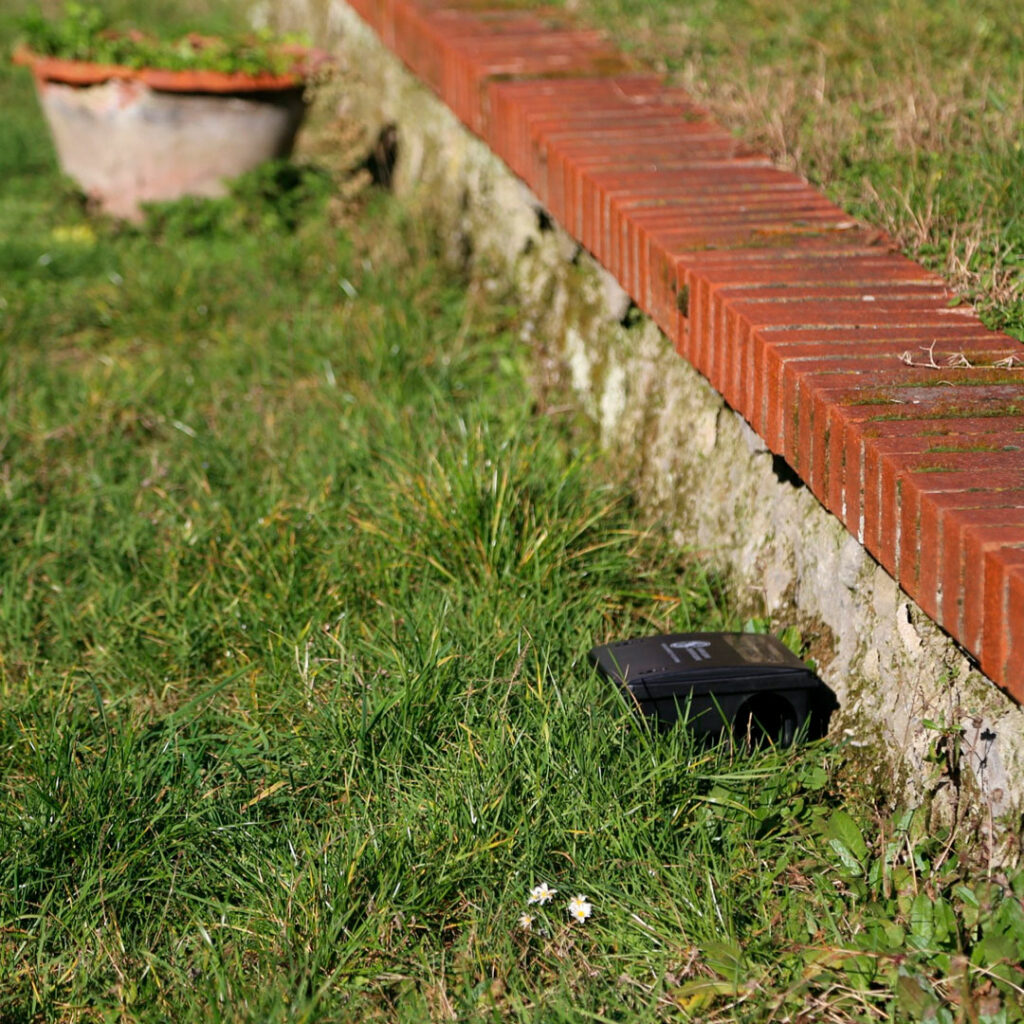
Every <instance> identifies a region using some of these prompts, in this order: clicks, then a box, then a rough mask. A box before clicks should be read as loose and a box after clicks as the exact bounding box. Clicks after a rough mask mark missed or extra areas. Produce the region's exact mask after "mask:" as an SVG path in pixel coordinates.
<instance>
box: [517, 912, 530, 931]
mask: <svg viewBox="0 0 1024 1024" xmlns="http://www.w3.org/2000/svg"><path fill="white" fill-rule="evenodd" d="M519 927H520V928H522V929H523V931H524V932H528V931H532V930H533V914H520V915H519Z"/></svg>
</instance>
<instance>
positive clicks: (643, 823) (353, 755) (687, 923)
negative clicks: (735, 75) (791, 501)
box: [0, 7, 1024, 1024]
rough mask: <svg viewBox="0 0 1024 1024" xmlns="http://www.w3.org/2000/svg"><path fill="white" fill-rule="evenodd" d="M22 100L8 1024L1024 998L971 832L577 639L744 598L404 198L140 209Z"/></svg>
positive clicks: (10, 456) (1005, 1011) (11, 255)
mask: <svg viewBox="0 0 1024 1024" xmlns="http://www.w3.org/2000/svg"><path fill="white" fill-rule="evenodd" d="M149 13H150V17H151V18H152V17H157V18H160V17H163V18H167V17H170V15H169V14H167V12H166V11H161V10H158V9H155V8H153V7H150V8H149ZM172 13H174V12H173V10H172ZM180 13H181V12H180V11H179V12H178V15H180ZM178 15H175V16H178ZM203 17H204V18H209V17H212V18H214V20H216V19H221V21H222V23H223V19H224V18H225V17H226V16H225V15H224V14H223V12H218V11H214V12H213V14H212V15H211V14H203ZM203 24H204V25H209V24H210V21H209V20H207V21H205V22H203ZM12 26H13V22H12V18H11V17H10V15H9V14H4V15H0V35H2V37H3V39H4V40H9V39H10V37H11V33H12ZM0 103H2V106H3V109H4V111H5V116H4V118H3V119H2V120H0V183H2V184H0V493H2V498H3V510H4V512H3V516H2V517H0V1021H3V1022H5V1024H6V1022H10V1024H29V1022H32V1024H36V1022H44V1021H45V1022H50V1021H52V1022H113V1021H117V1022H136V1021H139V1022H141V1021H147V1022H148V1021H153V1022H156V1021H166V1020H174V1021H194V1022H199V1021H204V1022H205V1021H253V1022H276V1021H281V1022H284V1021H359V1020H389V1021H390V1020H403V1021H410V1022H413V1021H422V1020H426V1019H438V1020H448V1019H473V1020H477V1019H478V1020H522V1021H537V1022H541V1021H544V1022H552V1021H566V1022H568V1021H573V1022H575V1021H580V1020H595V1021H608V1020H626V1021H661V1020H687V1019H697V1018H701V1019H704V1020H709V1021H711V1020H718V1021H736V1020H740V1021H747V1020H749V1021H755V1020H758V1021H760V1020H797V1019H800V1020H808V1021H810V1020H815V1021H816V1020H827V1021H846V1020H864V1021H872V1020H887V1019H893V1018H900V1019H918V1018H922V1017H925V1016H928V1015H929V1014H931V1015H932V1016H933V1017H934V1019H937V1020H940V1021H950V1022H952V1021H956V1020H964V1021H970V1022H976V1021H977V1022H980V1021H1017V1020H1021V1019H1024V1011H1022V1010H1021V997H1022V994H1024V974H1022V972H1021V970H1020V968H1019V966H1018V965H1019V963H1020V962H1021V961H1022V959H1024V874H1022V873H1021V872H1020V871H1019V870H1017V869H1015V868H1014V869H1006V870H1004V869H999V868H995V867H992V866H991V865H989V864H988V862H987V861H986V859H985V856H986V850H985V846H984V843H983V842H981V841H980V839H979V837H975V836H972V834H971V833H970V831H969V830H968V829H966V828H959V829H954V830H953V831H952V832H946V831H942V830H939V829H937V828H935V827H933V826H932V824H931V823H930V821H929V818H928V814H927V809H922V810H920V811H917V812H910V811H907V810H903V809H897V810H895V811H894V812H890V811H884V812H883V811H878V810H876V809H875V808H873V806H872V803H871V796H872V795H871V794H870V793H865V792H864V791H863V790H862V788H861V787H859V786H858V784H857V782H856V768H855V763H854V764H853V765H850V764H848V760H847V754H848V753H849V752H848V751H845V750H844V749H842V748H841V747H837V746H835V745H830V744H824V743H823V744H817V745H813V746H809V747H804V748H801V749H798V750H794V751H788V752H787V751H773V750H768V751H764V752H761V753H758V754H751V753H747V752H744V751H742V750H735V751H734V750H731V749H729V747H728V746H721V747H718V748H714V749H697V748H695V747H694V746H693V744H692V743H691V742H690V740H689V738H688V735H687V734H686V733H685V732H683V731H681V730H677V731H674V732H670V733H667V734H653V733H651V732H649V731H648V730H647V729H646V728H645V727H644V726H643V725H642V724H641V723H640V722H639V721H638V720H637V719H636V718H635V717H634V715H633V713H632V712H631V710H630V709H629V708H627V707H626V705H625V703H624V702H623V701H621V699H620V698H619V696H618V695H617V694H616V693H614V692H612V691H611V690H610V689H609V687H608V686H606V685H604V684H602V683H601V682H600V680H598V679H597V678H596V677H595V675H594V674H593V673H592V672H591V671H590V669H589V668H588V667H587V665H586V663H585V657H584V656H585V653H586V651H587V649H588V648H589V647H590V645H591V644H592V643H594V642H595V641H599V640H604V639H607V638H611V637H619V636H626V635H630V634H634V633H641V632H648V631H655V630H662V629H666V630H667V629H699V628H711V629H715V628H737V627H740V626H741V625H742V623H740V622H738V621H736V619H735V615H734V613H733V612H731V610H730V609H729V607H728V606H727V605H725V604H724V603H723V601H722V600H721V599H720V597H719V592H718V588H717V587H716V585H715V582H714V574H713V573H712V572H711V571H710V570H708V569H706V568H702V567H701V566H699V565H696V564H693V563H690V562H687V561H686V560H684V559H682V558H681V557H680V555H679V554H678V552H675V551H673V550H671V549H669V548H668V547H666V546H665V545H664V544H663V543H662V542H661V540H660V538H659V537H657V536H656V535H654V536H645V535H644V534H642V533H640V532H638V530H637V519H636V516H635V514H634V512H633V510H632V508H631V505H630V498H629V494H628V492H627V491H626V490H625V489H624V488H623V487H621V486H618V485H616V484H614V483H610V482H608V481H607V479H605V478H604V477H602V472H601V466H600V462H599V460H598V456H597V452H596V450H595V448H594V447H593V444H592V442H591V440H590V439H589V438H588V437H587V436H586V435H584V434H583V433H582V432H579V431H577V432H572V431H570V430H569V429H568V428H567V427H565V426H564V425H562V424H559V423H557V422H555V421H554V420H552V419H550V418H548V417H544V416H541V415H538V414H537V412H536V410H535V409H534V408H533V404H532V401H531V397H530V395H529V392H528V384H527V379H526V374H525V367H526V365H527V362H528V358H529V354H528V353H527V352H526V351H525V350H524V348H523V346H522V344H521V343H520V342H519V341H518V340H517V339H518V331H517V324H516V319H515V311H514V310H513V309H509V308H505V307H503V306H502V305H501V303H500V302H496V301H494V300H493V299H487V298H485V297H484V296H482V295H481V294H479V293H476V292H473V291H471V290H470V291H468V290H467V288H466V286H465V282H463V281H462V280H460V279H458V278H457V277H456V276H454V275H453V274H452V272H451V271H449V270H446V269H445V268H444V267H443V265H442V264H441V262H440V261H439V259H438V258H437V256H436V246H435V245H434V242H433V240H432V239H431V237H430V234H429V232H428V231H427V230H425V229H424V228H423V227H422V226H420V225H417V224H414V223H410V222H409V220H408V219H407V218H406V217H405V216H404V215H403V212H402V210H401V209H400V208H398V207H397V206H395V204H394V203H393V202H391V201H389V200H388V199H387V197H382V196H371V197H369V198H365V197H364V198H363V199H361V200H360V201H359V203H358V204H357V206H356V207H352V206H348V207H346V208H344V209H340V208H339V204H338V202H337V200H336V199H333V198H332V194H333V191H334V187H335V184H336V182H335V180H334V176H333V175H332V174H331V173H329V172H327V171H324V170H318V169H315V168H310V167H305V168H301V167H294V166H291V167H284V168H276V169H272V170H271V171H270V172H267V173H262V174H257V175H254V176H251V177H250V178H249V179H247V180H246V181H245V182H243V183H242V184H241V185H240V186H239V187H238V189H237V190H236V194H235V195H234V196H233V197H231V198H229V199H225V200H223V201H211V202H206V203H181V204H176V205H174V206H170V207H165V208H162V209H160V210H158V211H156V212H154V213H153V214H152V216H151V217H150V218H149V220H148V221H147V223H146V224H145V225H143V226H141V227H137V228H133V227H120V226H117V225H115V224H113V223H110V222H107V221H104V220H101V219H97V218H92V217H90V216H89V215H88V214H87V213H86V212H85V211H84V210H83V208H82V205H81V203H80V202H79V200H78V198H77V197H76V196H75V195H74V193H73V192H72V191H71V190H70V189H69V188H68V187H67V186H66V185H65V184H63V183H61V181H60V179H59V178H58V176H57V174H56V171H55V167H54V163H53V156H52V153H51V150H50V147H49V143H48V141H47V138H46V136H45V132H44V129H43V126H42V123H41V121H40V117H39V114H38V112H37V110H36V108H35V105H34V100H33V98H32V91H31V82H30V78H29V75H28V74H27V73H25V72H24V71H21V70H18V71H13V70H11V69H10V68H9V67H8V66H6V65H3V66H0ZM955 740H956V737H955V736H953V735H949V734H946V733H943V732H942V731H941V729H937V730H936V746H935V783H936V787H941V786H943V785H946V784H948V782H949V778H948V776H946V775H944V766H945V765H948V764H950V763H951V764H952V766H953V768H954V770H955V769H956V767H957V765H956V757H955ZM541 884H546V885H548V886H551V887H553V888H554V889H556V890H557V894H556V895H554V897H553V898H552V899H551V901H550V902H544V903H539V904H538V903H534V904H531V903H529V896H530V893H531V890H533V889H534V887H537V886H540V885H541ZM577 895H579V896H585V897H586V901H587V902H588V903H589V904H590V905H591V909H592V913H591V915H590V916H589V917H588V918H586V919H585V920H582V921H576V920H573V919H572V918H571V917H570V915H569V913H568V912H567V906H568V901H569V900H570V899H571V898H572V897H574V896H577ZM524 914H526V915H531V916H529V917H523V915H524ZM527 926H528V927H527Z"/></svg>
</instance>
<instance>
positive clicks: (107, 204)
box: [13, 3, 326, 220]
mask: <svg viewBox="0 0 1024 1024" xmlns="http://www.w3.org/2000/svg"><path fill="white" fill-rule="evenodd" d="M23 28H24V38H23V41H22V42H21V43H19V45H18V46H17V48H16V49H15V51H14V54H13V59H14V61H15V62H16V63H18V64H24V65H27V66H28V67H29V68H30V69H31V70H32V74H33V76H34V78H35V83H36V89H37V92H38V95H39V100H40V104H41V105H42V108H43V112H44V114H45V115H46V119H47V122H48V124H49V127H50V131H51V133H52V135H53V140H54V144H55V146H56V149H57V157H58V160H59V162H60V166H61V170H62V171H63V172H64V173H65V174H67V175H68V176H69V177H71V178H72V179H73V180H74V181H75V182H77V184H78V185H79V186H80V187H81V188H82V189H83V191H84V192H85V193H86V195H87V196H89V198H90V199H92V200H93V201H95V202H96V203H97V204H98V205H99V207H100V208H101V209H103V210H104V211H106V212H107V213H110V214H112V215H114V216H118V217H124V218H128V219H133V220H134V219H138V218H140V217H141V206H140V204H142V203H145V202H149V201H159V200H171V199H178V198H180V197H182V196H218V195H223V194H225V192H226V188H227V186H226V182H227V181H229V180H230V179H232V178H234V177H237V176H238V175H239V174H242V173H243V172H245V171H247V170H251V169H252V168H253V167H256V166H258V165H259V164H261V163H262V162H264V161H266V160H271V159H276V158H280V157H284V156H287V155H288V154H289V152H290V151H291V147H292V144H293V142H294V140H295V135H296V132H297V131H298V129H299V125H300V124H301V121H302V117H303V115H304V113H305V107H306V101H305V95H306V86H307V84H308V83H309V81H310V79H311V78H312V77H313V76H314V75H316V74H318V73H320V72H321V71H322V70H323V68H324V66H325V64H326V58H325V56H324V55H323V54H322V53H318V52H316V51H311V50H308V49H306V48H304V47H301V46H297V45H295V44H290V43H284V42H279V41H275V40H272V39H270V38H268V37H265V36H257V35H250V36H245V37H243V38H240V39H237V40H228V39H222V38H211V37H208V36H199V35H194V34H193V35H188V36H186V37H184V38H183V39H177V40H173V41H164V40H160V39H156V38H154V37H152V36H149V35H146V34H144V33H141V32H138V31H128V32H119V31H115V30H114V29H113V28H112V27H111V26H110V25H109V24H108V23H107V22H106V19H105V17H104V15H103V14H102V13H101V12H100V11H99V10H98V9H97V8H94V7H87V6H84V5H81V4H77V3H69V4H68V5H67V7H66V8H65V12H64V16H63V17H62V18H61V19H59V20H48V19H46V18H43V17H42V16H40V15H34V16H30V17H28V18H26V19H25V20H24V22H23Z"/></svg>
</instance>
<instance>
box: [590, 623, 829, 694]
mask: <svg viewBox="0 0 1024 1024" xmlns="http://www.w3.org/2000/svg"><path fill="white" fill-rule="evenodd" d="M590 657H591V660H592V661H594V662H595V663H596V664H597V665H598V667H599V668H600V669H601V670H602V671H603V672H604V673H605V674H606V675H608V676H609V677H610V678H612V679H614V680H615V681H616V682H618V683H621V684H622V685H624V686H635V685H636V684H638V683H643V684H645V686H648V687H650V686H657V685H658V684H659V683H665V684H669V683H684V684H686V685H699V684H708V683H729V682H732V681H738V680H741V679H742V680H750V679H752V678H758V679H762V678H765V679H766V678H771V677H779V676H790V677H792V676H793V674H794V672H803V673H808V674H810V669H808V667H807V666H806V665H805V664H804V663H803V662H802V661H801V660H800V659H799V658H798V657H797V656H796V655H795V654H793V653H792V652H791V651H790V650H789V649H788V648H787V647H786V646H785V645H784V644H783V643H782V642H781V641H780V640H778V639H776V638H775V637H773V636H768V635H766V634H761V633H669V634H665V635H663V636H647V637H634V638H633V639H630V640H622V641H619V642H617V643H612V644H605V645H603V646H598V647H594V648H593V649H592V650H591V652H590Z"/></svg>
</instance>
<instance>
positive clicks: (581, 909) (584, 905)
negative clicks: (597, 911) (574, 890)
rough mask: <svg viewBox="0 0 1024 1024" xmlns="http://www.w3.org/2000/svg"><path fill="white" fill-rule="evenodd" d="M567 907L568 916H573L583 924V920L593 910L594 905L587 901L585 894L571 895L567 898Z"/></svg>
mask: <svg viewBox="0 0 1024 1024" xmlns="http://www.w3.org/2000/svg"><path fill="white" fill-rule="evenodd" d="M567 909H568V911H569V916H570V917H574V918H575V919H576V920H577V921H579V923H580V924H583V922H584V921H586V919H587V918H588V917H590V915H591V914H592V913H593V912H594V905H593V904H592V903H588V902H587V897H586V896H573V898H572V899H571V900H569V906H568V908H567Z"/></svg>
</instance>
